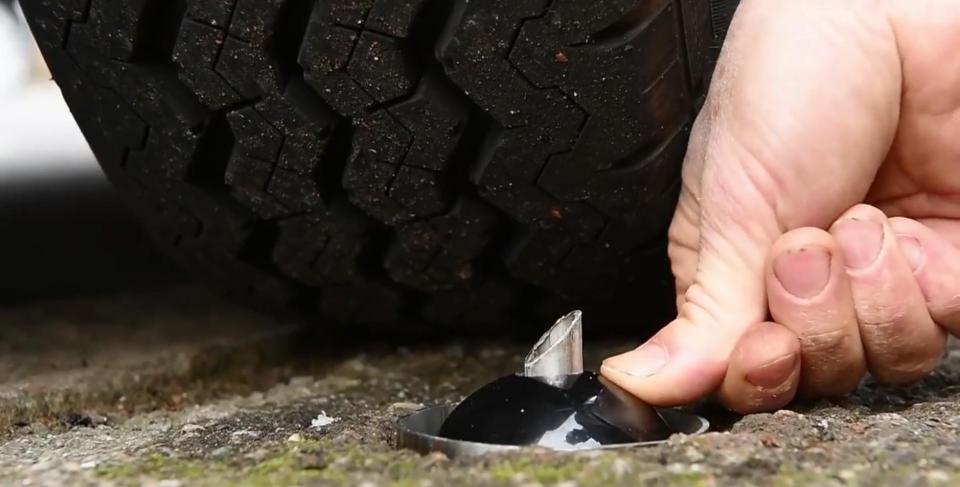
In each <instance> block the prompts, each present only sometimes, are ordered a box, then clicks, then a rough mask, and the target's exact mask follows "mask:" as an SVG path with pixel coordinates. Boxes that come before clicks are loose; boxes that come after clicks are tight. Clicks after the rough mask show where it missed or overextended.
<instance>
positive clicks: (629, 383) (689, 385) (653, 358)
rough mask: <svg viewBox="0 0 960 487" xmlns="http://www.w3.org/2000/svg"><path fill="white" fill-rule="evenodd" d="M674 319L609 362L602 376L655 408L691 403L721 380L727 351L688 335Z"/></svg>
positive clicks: (712, 340)
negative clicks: (646, 339) (642, 341)
mask: <svg viewBox="0 0 960 487" xmlns="http://www.w3.org/2000/svg"><path fill="white" fill-rule="evenodd" d="M680 321H681V320H677V321H675V322H673V323H671V324H670V325H668V326H667V327H665V328H664V329H663V330H661V332H660V333H658V334H657V335H656V336H655V337H653V338H652V339H651V340H650V341H648V342H647V343H645V344H644V345H642V346H640V347H638V348H636V349H634V350H630V351H628V352H625V353H622V354H620V355H616V356H613V357H610V358H607V359H606V360H604V361H603V364H602V365H601V367H600V373H601V374H602V375H603V376H604V377H605V378H607V379H609V380H611V381H612V382H614V383H615V384H617V385H618V386H620V387H622V388H623V389H625V390H627V391H629V392H630V393H631V394H633V395H635V396H637V397H638V398H640V399H641V400H643V401H645V402H647V403H649V404H652V405H654V406H661V407H672V406H680V405H684V404H689V403H691V402H694V401H697V400H699V399H702V398H704V397H706V396H709V395H710V394H712V393H713V392H714V391H716V389H717V387H719V385H720V382H721V381H722V380H723V376H724V373H725V371H726V365H727V362H726V359H727V356H728V352H727V351H725V350H723V349H722V345H720V343H721V342H720V341H719V340H717V339H716V338H711V337H708V336H703V335H702V334H695V333H691V331H692V330H693V328H691V327H687V326H683V324H682V323H680Z"/></svg>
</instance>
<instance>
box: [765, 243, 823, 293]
mask: <svg viewBox="0 0 960 487" xmlns="http://www.w3.org/2000/svg"><path fill="white" fill-rule="evenodd" d="M773 274H774V275H775V276H776V277H777V279H778V280H779V281H780V284H781V285H782V286H783V288H784V289H786V290H787V292H788V293H790V294H792V295H794V296H796V297H798V298H812V297H814V296H816V295H818V294H820V292H821V291H823V288H825V287H827V281H829V280H830V252H828V251H827V249H825V248H823V247H802V248H799V249H795V250H788V251H787V252H784V253H782V254H780V255H778V256H777V258H776V259H774V261H773Z"/></svg>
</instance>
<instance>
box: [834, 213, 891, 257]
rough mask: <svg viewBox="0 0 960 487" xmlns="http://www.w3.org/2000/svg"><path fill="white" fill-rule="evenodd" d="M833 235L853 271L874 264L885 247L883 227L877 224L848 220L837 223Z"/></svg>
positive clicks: (854, 219)
mask: <svg viewBox="0 0 960 487" xmlns="http://www.w3.org/2000/svg"><path fill="white" fill-rule="evenodd" d="M833 233H834V236H835V237H836V239H837V244H838V245H839V246H840V250H841V251H842V252H843V260H844V261H845V262H846V264H847V267H849V268H851V269H863V268H864V267H867V266H869V265H870V264H872V263H873V262H874V261H875V260H877V256H878V255H880V249H881V248H882V247H883V225H881V224H879V223H877V222H873V221H868V220H858V219H856V218H847V219H845V220H843V221H841V222H839V223H837V226H836V227H835V228H834V231H833Z"/></svg>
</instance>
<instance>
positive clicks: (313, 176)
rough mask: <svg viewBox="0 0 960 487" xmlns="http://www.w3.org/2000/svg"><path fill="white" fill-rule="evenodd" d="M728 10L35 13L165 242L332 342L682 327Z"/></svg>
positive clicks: (565, 6)
mask: <svg viewBox="0 0 960 487" xmlns="http://www.w3.org/2000/svg"><path fill="white" fill-rule="evenodd" d="M736 3H737V2H736V1H730V0H713V1H706V0H523V1H521V0H483V1H472V2H471V1H467V0H406V1H401V0H376V1H374V0H327V1H323V2H320V1H315V0H30V1H26V2H23V9H24V10H25V12H26V15H27V17H28V19H29V22H30V24H31V27H32V29H33V32H34V34H35V36H36V38H37V41H38V43H39V45H40V47H41V49H42V51H43V54H44V56H45V58H46V60H47V63H48V65H49V66H50V69H51V71H52V73H53V76H54V78H55V79H56V81H57V82H58V83H59V85H60V87H61V89H62V90H63V94H64V97H65V98H66V100H67V102H68V104H69V106H70V107H71V109H72V111H73V113H74V116H75V117H76V119H77V121H78V123H79V125H80V127H81V129H82V131H83V133H84V134H85V136H86V137H87V139H88V141H89V142H90V145H91V146H92V148H93V150H94V152H95V153H96V155H97V157H98V159H99V160H100V163H101V164H102V166H103V168H104V170H105V172H106V173H107V175H108V177H109V178H110V179H111V181H112V182H113V184H115V185H116V186H117V187H119V188H120V189H121V191H122V192H123V193H124V194H125V195H126V196H127V197H128V199H129V200H130V202H131V205H132V206H133V207H134V208H135V210H136V211H137V212H138V213H139V214H140V216H141V218H142V220H143V221H144V222H145V223H146V226H147V227H148V229H149V230H150V232H151V233H152V234H153V235H154V236H155V238H156V240H157V241H158V242H159V244H160V245H161V246H162V247H164V248H165V249H167V250H168V251H169V252H170V254H171V255H172V256H174V257H175V258H176V259H177V260H179V261H180V262H182V263H183V264H184V265H185V266H187V267H188V268H190V269H191V270H193V271H195V272H197V273H199V274H200V275H202V276H206V277H209V278H213V279H214V280H215V281H217V282H219V283H221V285H222V286H224V287H225V288H228V289H231V290H233V291H234V292H235V293H239V294H240V296H243V297H245V299H253V298H256V300H260V299H264V298H265V299H266V301H268V302H270V303H273V304H274V305H275V306H277V305H278V306H277V309H285V310H296V311H298V312H299V311H306V312H308V313H315V314H320V315H322V316H324V317H326V320H327V322H329V323H334V324H335V323H339V324H349V325H363V328H366V329H372V328H380V327H383V328H394V329H397V328H396V327H398V326H399V327H402V328H400V329H402V330H404V331H411V330H413V329H414V328H416V327H419V328H421V329H422V330H442V329H444V327H453V328H455V329H457V330H459V331H461V332H469V331H473V332H477V333H491V332H494V331H496V332H500V331H502V330H504V329H517V328H515V327H516V325H517V324H518V323H523V324H524V326H525V327H526V328H530V327H531V326H532V328H533V329H535V330H540V329H542V327H543V326H545V324H546V322H544V321H543V320H544V319H551V318H554V317H556V316H557V315H558V314H559V313H562V312H566V311H568V310H569V309H570V308H573V307H576V308H581V309H584V310H585V311H586V312H587V313H588V314H587V315H586V317H587V319H588V321H590V324H591V326H593V325H599V324H600V322H602V323H603V324H604V325H605V326H607V329H608V330H610V329H614V328H620V329H630V330H631V331H633V332H636V331H637V330H638V327H641V326H644V325H646V326H647V327H648V329H650V328H652V327H655V326H656V325H659V324H661V323H662V321H663V320H664V319H665V318H666V317H668V316H669V315H670V313H671V312H672V311H673V285H672V280H671V278H670V275H669V267H668V265H667V260H666V257H665V251H664V241H665V233H666V228H667V226H668V223H669V220H670V217H671V216H672V212H673V209H674V206H675V204H676V198H677V195H678V193H679V176H680V165H681V161H682V157H683V154H684V152H685V144H686V140H687V135H688V131H689V128H690V125H691V123H692V120H693V118H694V116H695V114H696V112H697V111H698V110H699V107H700V106H701V104H702V101H703V97H704V93H705V91H706V88H707V85H708V82H709V77H710V73H711V71H712V66H713V63H714V60H715V58H716V55H717V52H718V50H719V46H720V44H721V42H722V39H723V35H724V32H725V29H726V27H727V25H728V23H729V21H730V17H731V16H732V13H733V10H734V9H735V6H736Z"/></svg>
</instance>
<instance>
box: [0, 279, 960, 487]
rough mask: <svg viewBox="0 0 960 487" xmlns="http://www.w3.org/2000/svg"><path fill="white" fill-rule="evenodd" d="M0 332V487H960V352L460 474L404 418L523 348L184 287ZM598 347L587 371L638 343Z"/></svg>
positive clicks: (455, 394) (495, 370)
mask: <svg viewBox="0 0 960 487" xmlns="http://www.w3.org/2000/svg"><path fill="white" fill-rule="evenodd" d="M587 319H588V320H589V317H587ZM0 323H2V326H0V484H3V485H164V486H175V485H365V486H372V485H398V486H443V485H518V486H521V485H522V486H535V485H544V486H545V485H562V486H565V487H569V486H574V485H582V486H592V485H603V486H607V485H637V484H653V485H659V484H664V485H673V484H676V485H866V484H869V485H896V486H898V487H901V486H908V485H936V484H944V485H956V484H957V483H958V482H960V396H958V392H960V352H951V353H950V355H949V356H948V357H947V358H946V360H945V363H944V365H943V367H942V368H941V370H939V371H938V372H937V373H935V374H934V375H933V376H932V377H930V378H929V379H927V380H926V381H924V382H923V383H921V384H918V385H914V386H911V387H909V388H903V389H884V388H879V387H876V386H875V385H872V384H870V383H869V382H868V383H865V384H864V385H863V386H862V387H861V388H860V390H859V391H858V392H857V393H856V394H855V395H853V396H851V397H849V398H847V399H844V400H841V401H834V402H826V401H824V402H820V403H816V404H801V405H797V406H795V407H793V408H792V409H791V410H786V411H781V412H778V413H775V414H757V415H752V416H747V417H743V418H740V417H736V416H733V415H730V414H726V413H724V412H723V411H722V410H721V409H720V408H717V407H715V406H711V405H703V406H702V410H703V411H704V413H705V414H707V415H708V416H709V417H710V419H711V420H713V422H714V426H715V427H714V431H713V432H711V433H709V434H706V435H703V436H698V437H683V436H675V437H673V438H672V439H671V440H670V441H669V442H668V443H667V444H665V445H661V446H656V447H649V448H639V449H634V450H622V451H610V452H603V453H597V452H584V453H577V454H558V453H550V452H545V451H537V450H530V451H526V452H523V453H521V454H517V455H509V456H504V457H490V458H483V459H453V460H451V459H448V458H446V457H444V456H442V455H427V456H422V455H419V454H417V453H414V452H409V451H399V450H396V449H395V448H394V444H393V443H394V431H393V425H394V422H395V421H396V419H397V418H398V417H399V416H401V415H403V414H406V413H409V412H411V411H413V410H415V409H417V408H419V407H421V406H428V405H434V404H439V403H443V402H454V401H457V400H459V399H461V398H462V397H463V396H464V395H465V394H466V393H469V392H470V391H471V390H473V389H474V388H476V387H478V386H480V385H482V384H484V383H485V382H487V381H489V380H491V379H493V378H495V377H497V376H498V375H501V374H505V373H510V372H512V371H514V370H515V369H516V367H517V366H518V365H519V364H520V361H521V358H522V356H523V353H524V352H525V351H526V345H525V344H521V343H477V342H461V343H457V342H453V341H451V342H449V343H432V344H419V345H417V344H406V345H397V344H388V343H377V342H375V341H372V340H367V341H366V342H360V343H358V342H357V341H356V340H354V341H352V342H348V341H345V340H343V337H336V336H326V335H325V334H324V333H323V331H322V327H317V326H314V327H306V328H304V327H301V326H297V325H295V324H293V323H286V322H283V321H279V320H277V319H275V318H271V317H268V316H264V315H261V314H257V313H254V312H251V311H249V310H245V309H242V308H239V307H237V306H234V305H230V304H227V303H224V302H222V301H220V300H219V299H216V298H213V297H211V296H209V295H208V294H206V293H205V292H203V291H200V290H198V289H196V288H194V287H191V286H179V287H174V288H170V289H162V290H159V291H151V292H146V291H138V292H130V293H129V294H126V295H120V296H116V295H114V296H105V297H99V298H85V299H80V298H77V299H73V300H63V301H58V302H50V301H43V302H35V303H32V304H25V305H23V306H20V307H16V308H9V309H7V310H4V311H0ZM547 325H549V324H545V326H547ZM587 335H588V336H587V342H588V346H589V349H588V350H587V351H586V355H587V359H588V360H587V361H588V365H592V366H594V367H595V366H596V364H597V363H598V362H599V360H600V359H601V358H602V357H603V356H605V355H606V354H608V353H612V352H615V351H618V350H621V349H623V348H626V347H627V346H629V345H630V344H628V343H607V344H603V343H597V342H596V340H591V338H590V336H589V335H590V332H589V328H588V329H587Z"/></svg>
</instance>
